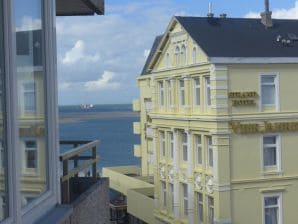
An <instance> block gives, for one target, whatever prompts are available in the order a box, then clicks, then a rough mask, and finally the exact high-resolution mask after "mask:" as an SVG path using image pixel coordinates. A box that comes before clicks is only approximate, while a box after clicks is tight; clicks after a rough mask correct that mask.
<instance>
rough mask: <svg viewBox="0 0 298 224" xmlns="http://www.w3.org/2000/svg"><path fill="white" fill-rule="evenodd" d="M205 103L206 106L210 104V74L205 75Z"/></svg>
mask: <svg viewBox="0 0 298 224" xmlns="http://www.w3.org/2000/svg"><path fill="white" fill-rule="evenodd" d="M205 104H206V106H207V107H210V106H211V87H210V76H206V77H205Z"/></svg>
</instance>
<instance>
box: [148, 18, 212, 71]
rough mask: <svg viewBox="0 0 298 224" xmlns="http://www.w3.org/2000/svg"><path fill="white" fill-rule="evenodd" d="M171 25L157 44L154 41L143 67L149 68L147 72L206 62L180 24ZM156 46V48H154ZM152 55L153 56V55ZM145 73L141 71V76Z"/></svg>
mask: <svg viewBox="0 0 298 224" xmlns="http://www.w3.org/2000/svg"><path fill="white" fill-rule="evenodd" d="M171 24H172V26H169V28H168V29H167V32H166V33H165V35H164V36H163V37H162V38H160V40H159V43H157V41H158V40H155V43H154V45H153V47H152V49H151V53H150V54H151V55H150V56H149V57H148V61H147V63H146V65H145V68H149V67H150V70H149V72H152V71H160V70H167V69H173V68H181V67H187V66H191V65H195V64H199V63H204V62H207V60H208V57H207V55H206V54H205V53H204V52H203V50H202V49H201V48H200V47H199V46H198V44H197V43H196V42H195V41H194V40H193V39H192V38H191V36H190V35H189V33H187V32H186V31H185V29H184V28H183V27H182V26H181V24H180V23H177V22H171ZM171 24H170V25H171ZM157 44H158V47H157V46H156V45H157ZM178 49H179V51H178ZM184 49H185V50H184ZM194 49H195V54H194ZM153 51H154V52H153ZM179 52H180V53H179ZM153 53H155V54H154V55H153ZM177 55H179V58H177ZM154 56H155V57H154ZM150 65H151V66H150ZM145 68H144V69H145ZM146 73H148V71H147V72H146V69H145V70H143V74H146Z"/></svg>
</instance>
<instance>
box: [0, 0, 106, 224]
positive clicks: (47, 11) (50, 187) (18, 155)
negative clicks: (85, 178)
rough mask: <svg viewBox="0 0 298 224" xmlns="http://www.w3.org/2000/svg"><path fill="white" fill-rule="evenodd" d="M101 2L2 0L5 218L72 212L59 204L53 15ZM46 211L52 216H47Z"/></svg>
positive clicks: (0, 164) (30, 219)
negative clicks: (60, 207)
mask: <svg viewBox="0 0 298 224" xmlns="http://www.w3.org/2000/svg"><path fill="white" fill-rule="evenodd" d="M56 3H57V7H56ZM98 5H100V6H103V1H97V2H96V4H95V3H94V1H93V0H88V1H80V0H76V1H67V0H57V1H54V0H51V1H48V0H47V1H45V0H28V1H20V0H3V1H1V2H0V222H1V223H11V224H19V223H28V224H29V223H47V222H51V220H56V221H53V222H51V223H59V222H58V221H57V220H59V218H61V217H62V216H63V215H64V216H65V217H67V216H69V215H70V214H66V213H67V212H68V213H69V211H70V210H71V209H70V210H69V209H62V210H61V209H59V205H60V197H61V194H60V193H61V192H60V180H59V178H60V177H59V161H58V158H59V157H58V155H59V137H58V128H57V127H58V125H57V124H58V122H57V120H58V103H57V92H58V90H57V71H56V70H57V68H56V64H57V55H56V24H55V19H56V14H57V15H61V16H62V15H64V16H65V15H93V14H94V13H95V12H96V13H99V11H100V7H97V9H96V10H95V8H96V6H98ZM101 9H103V8H101ZM99 14H103V11H101V12H100V13H99ZM56 211H58V212H56ZM48 213H51V216H50V217H51V218H52V219H48V220H43V219H42V217H45V216H46V215H47V214H48ZM59 215H60V216H61V217H59ZM65 217H64V218H65ZM54 218H56V219H54ZM40 220H41V221H40ZM61 220H62V218H61V219H60V221H61Z"/></svg>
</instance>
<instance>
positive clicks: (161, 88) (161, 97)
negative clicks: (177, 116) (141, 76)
mask: <svg viewBox="0 0 298 224" xmlns="http://www.w3.org/2000/svg"><path fill="white" fill-rule="evenodd" d="M158 89H159V106H160V107H163V106H164V105H165V95H164V92H165V89H164V83H163V81H159V82H158Z"/></svg>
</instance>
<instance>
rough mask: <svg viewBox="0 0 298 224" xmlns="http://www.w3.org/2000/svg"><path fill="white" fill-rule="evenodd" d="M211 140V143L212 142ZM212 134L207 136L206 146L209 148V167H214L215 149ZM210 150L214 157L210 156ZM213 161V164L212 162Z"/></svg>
mask: <svg viewBox="0 0 298 224" xmlns="http://www.w3.org/2000/svg"><path fill="white" fill-rule="evenodd" d="M210 141H211V144H210ZM212 141H213V140H212V136H206V146H207V147H206V148H207V155H208V156H207V165H208V168H210V169H212V168H213V167H214V149H213V145H212ZM210 152H212V158H211V156H210ZM210 163H212V164H210Z"/></svg>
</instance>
